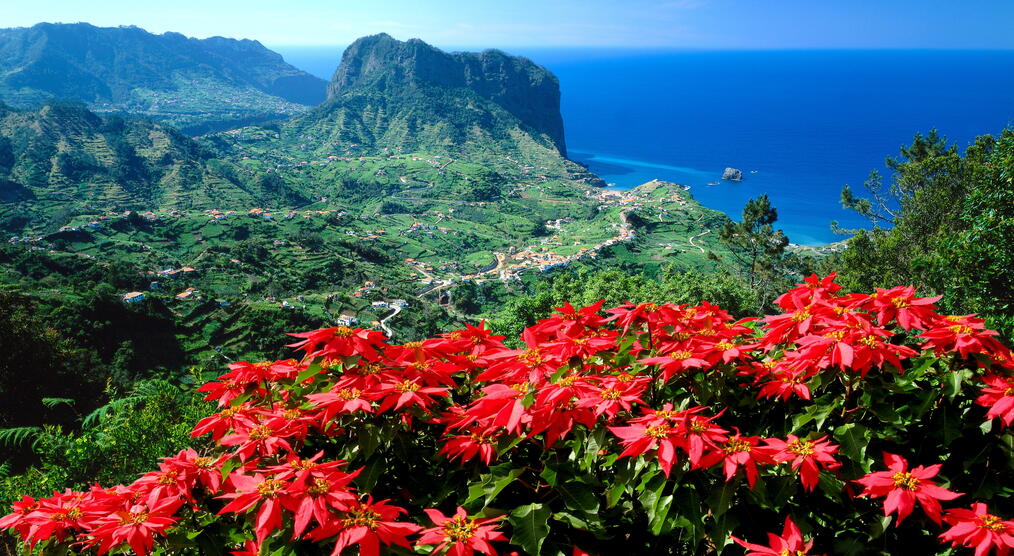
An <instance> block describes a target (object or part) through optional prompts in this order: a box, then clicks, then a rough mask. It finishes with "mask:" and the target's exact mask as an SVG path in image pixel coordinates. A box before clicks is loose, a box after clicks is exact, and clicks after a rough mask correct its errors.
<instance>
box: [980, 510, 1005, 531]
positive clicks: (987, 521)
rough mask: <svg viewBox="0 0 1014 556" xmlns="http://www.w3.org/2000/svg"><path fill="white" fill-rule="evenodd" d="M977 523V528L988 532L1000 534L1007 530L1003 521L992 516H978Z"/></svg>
mask: <svg viewBox="0 0 1014 556" xmlns="http://www.w3.org/2000/svg"><path fill="white" fill-rule="evenodd" d="M979 522H980V523H979V527H981V528H983V529H989V530H990V531H996V532H1000V531H1003V530H1005V529H1006V528H1007V526H1006V525H1004V523H1003V520H1002V519H1000V518H999V517H997V516H995V515H993V514H986V515H981V516H979Z"/></svg>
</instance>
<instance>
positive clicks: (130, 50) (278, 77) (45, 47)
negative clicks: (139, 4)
mask: <svg viewBox="0 0 1014 556" xmlns="http://www.w3.org/2000/svg"><path fill="white" fill-rule="evenodd" d="M325 85H326V82H325V81H324V80H322V79H319V78H317V77H314V76H312V75H310V74H308V73H306V72H303V71H301V70H298V69H296V68H295V67H293V66H291V65H289V64H287V63H285V61H284V60H283V59H282V57H281V56H280V55H279V54H277V53H275V52H272V51H271V50H268V49H267V48H265V47H264V46H263V45H262V44H261V43H259V42H257V41H253V40H246V39H244V40H235V39H227V38H223V37H211V38H207V39H202V40H201V39H195V38H188V37H185V36H184V35H181V34H179V33H164V34H161V35H155V34H152V33H149V32H147V31H145V30H144V29H141V28H138V27H96V26H93V25H90V24H87V23H74V24H55V23H40V24H38V25H35V26H33V27H30V28H14V29H0V99H2V100H3V101H5V102H7V103H8V104H11V105H14V106H19V107H29V106H34V105H37V104H39V103H41V102H44V101H46V100H48V99H61V100H80V101H83V102H86V103H88V104H89V106H91V107H92V108H95V109H101V110H103V111H125V112H130V113H136V114H144V115H147V116H151V117H154V118H158V119H162V120H167V121H170V122H172V123H174V124H177V125H180V126H183V127H188V126H195V130H199V129H200V128H202V127H203V128H207V126H208V124H209V123H210V122H209V120H210V121H211V122H218V123H219V124H220V125H221V122H225V121H256V120H258V119H264V118H266V117H279V116H287V115H291V114H295V113H298V112H299V111H301V110H304V109H305V106H309V105H315V104H318V103H320V102H321V101H323V100H324V98H325ZM198 113H200V114H202V115H201V116H200V117H195V114H198Z"/></svg>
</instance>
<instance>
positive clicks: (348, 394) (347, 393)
mask: <svg viewBox="0 0 1014 556" xmlns="http://www.w3.org/2000/svg"><path fill="white" fill-rule="evenodd" d="M362 393H363V391H362V390H360V389H358V388H342V389H341V390H339V391H337V392H335V395H337V396H338V399H339V400H344V401H349V400H354V399H356V398H358V397H359V396H360V395H362Z"/></svg>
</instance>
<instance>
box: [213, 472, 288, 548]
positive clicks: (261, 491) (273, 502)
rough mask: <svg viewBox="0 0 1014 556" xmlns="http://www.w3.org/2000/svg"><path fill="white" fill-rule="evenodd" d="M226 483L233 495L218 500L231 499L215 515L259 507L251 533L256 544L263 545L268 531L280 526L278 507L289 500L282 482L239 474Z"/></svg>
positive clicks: (280, 507) (279, 509)
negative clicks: (231, 486)
mask: <svg viewBox="0 0 1014 556" xmlns="http://www.w3.org/2000/svg"><path fill="white" fill-rule="evenodd" d="M229 482H230V483H231V484H232V485H233V486H234V487H235V488H236V491H235V492H230V493H228V494H223V495H221V496H219V497H218V498H231V499H232V501H231V502H229V503H228V504H226V505H225V507H223V508H222V509H221V510H219V512H218V514H219V515H222V514H227V513H237V514H238V513H243V512H245V511H247V510H249V509H250V508H252V507H254V506H256V505H257V504H260V509H259V510H258V511H257V522H256V527H255V528H254V530H255V531H256V533H257V543H258V544H260V543H263V542H264V539H266V538H267V537H268V535H270V534H271V532H272V531H274V530H275V529H278V528H280V527H281V526H282V505H283V502H284V501H285V499H286V498H289V497H290V496H291V495H290V494H289V493H288V490H287V489H288V485H287V484H286V483H285V481H281V480H278V479H273V478H270V477H265V476H262V475H256V476H253V475H242V474H239V473H233V474H232V475H229Z"/></svg>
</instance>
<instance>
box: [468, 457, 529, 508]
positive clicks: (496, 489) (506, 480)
mask: <svg viewBox="0 0 1014 556" xmlns="http://www.w3.org/2000/svg"><path fill="white" fill-rule="evenodd" d="M524 472H525V470H524V469H523V468H518V469H510V468H509V466H508V465H499V466H496V467H492V468H490V473H484V474H482V475H481V476H480V481H479V482H478V483H472V484H471V485H469V487H468V498H467V499H466V500H465V504H464V505H466V506H467V505H468V504H470V503H472V502H474V501H476V500H478V499H479V498H484V500H483V502H482V505H483V507H486V506H489V504H490V502H492V501H493V499H494V498H496V495H497V494H500V491H502V490H503V489H505V488H507V486H508V485H510V484H511V483H513V482H514V480H515V479H517V478H518V477H520V476H521V474H522V473H524Z"/></svg>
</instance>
